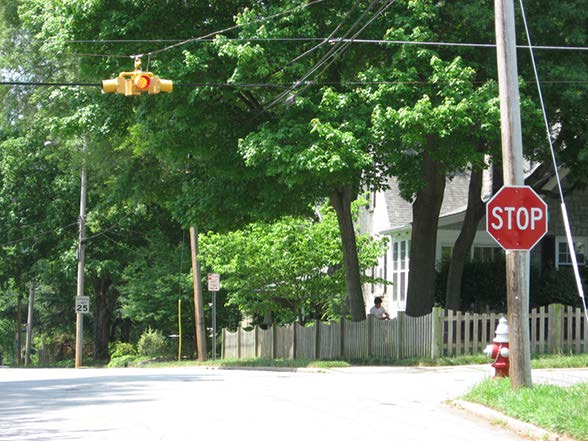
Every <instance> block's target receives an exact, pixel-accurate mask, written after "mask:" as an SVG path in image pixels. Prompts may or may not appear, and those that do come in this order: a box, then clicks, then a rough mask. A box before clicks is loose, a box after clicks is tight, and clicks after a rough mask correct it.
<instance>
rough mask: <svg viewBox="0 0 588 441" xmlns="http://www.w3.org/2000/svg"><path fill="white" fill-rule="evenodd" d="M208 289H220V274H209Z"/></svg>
mask: <svg viewBox="0 0 588 441" xmlns="http://www.w3.org/2000/svg"><path fill="white" fill-rule="evenodd" d="M208 290H209V291H220V274H209V275H208Z"/></svg>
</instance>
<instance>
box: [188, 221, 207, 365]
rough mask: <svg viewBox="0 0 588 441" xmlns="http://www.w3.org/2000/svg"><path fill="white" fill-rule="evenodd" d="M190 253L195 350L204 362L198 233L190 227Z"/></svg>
mask: <svg viewBox="0 0 588 441" xmlns="http://www.w3.org/2000/svg"><path fill="white" fill-rule="evenodd" d="M190 251H191V255H192V279H193V281H194V320H195V323H196V349H197V350H198V360H199V361H206V359H207V352H206V328H205V326H204V307H203V303H202V280H201V278H200V262H198V231H197V230H196V228H195V227H190Z"/></svg>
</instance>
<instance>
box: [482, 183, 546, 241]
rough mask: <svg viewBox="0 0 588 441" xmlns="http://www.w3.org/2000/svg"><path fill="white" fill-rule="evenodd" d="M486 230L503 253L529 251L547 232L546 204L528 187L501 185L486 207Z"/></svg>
mask: <svg viewBox="0 0 588 441" xmlns="http://www.w3.org/2000/svg"><path fill="white" fill-rule="evenodd" d="M486 231H488V234H490V236H492V237H493V238H494V239H495V240H496V241H497V242H498V243H499V244H500V246H501V247H502V248H504V249H505V250H517V251H528V250H530V249H531V248H533V247H534V246H535V245H536V244H537V242H539V241H540V240H541V238H542V237H543V236H544V235H545V233H547V204H546V203H545V202H544V201H543V199H541V198H540V197H539V195H538V194H537V193H535V191H534V190H533V189H532V188H531V187H528V186H504V187H502V188H501V189H500V190H499V191H498V192H497V193H496V194H495V195H494V196H493V197H492V199H490V200H489V201H488V203H487V204H486Z"/></svg>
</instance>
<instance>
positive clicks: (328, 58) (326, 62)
mask: <svg viewBox="0 0 588 441" xmlns="http://www.w3.org/2000/svg"><path fill="white" fill-rule="evenodd" d="M376 2H377V0H374V1H372V2H371V3H370V4H369V6H368V7H367V9H366V10H365V11H364V12H363V13H362V14H361V16H360V17H359V18H358V19H357V20H356V21H355V22H354V23H353V24H352V25H351V27H350V28H349V29H348V30H347V31H346V32H345V34H344V36H343V38H345V39H347V37H348V36H349V35H350V34H351V33H352V32H354V28H355V27H356V26H358V25H359V22H360V21H361V20H362V19H363V17H365V15H366V14H367V13H368V12H369V10H370V9H371V8H372V7H373V6H374V5H375V4H376ZM393 2H394V0H389V1H387V2H386V3H385V4H384V5H383V6H381V7H380V9H379V10H378V11H376V13H374V15H373V16H372V18H371V19H370V20H369V21H368V22H367V23H366V24H365V25H364V26H362V27H361V28H360V29H359V30H358V31H357V32H355V33H354V34H353V35H352V36H351V40H353V39H354V38H356V37H357V36H358V35H359V34H360V33H361V32H362V31H363V30H364V29H365V28H366V27H367V26H369V25H370V24H371V23H372V22H373V21H374V20H375V19H376V18H377V17H378V16H379V15H381V14H382V13H383V12H384V11H385V10H386V9H387V8H388V7H389V6H390V5H391V4H392V3H393ZM341 43H342V42H341V41H340V39H339V41H337V42H336V43H335V45H334V46H333V47H332V48H331V49H330V50H329V51H328V52H327V53H326V54H325V55H324V56H323V57H322V58H321V59H320V60H319V61H317V62H316V63H315V65H314V66H313V67H312V68H311V69H310V70H309V71H307V73H306V74H304V75H303V76H302V78H301V79H300V80H298V81H297V82H296V83H295V84H294V86H292V87H291V88H290V89H288V90H286V91H284V92H282V93H281V94H279V95H278V96H277V97H276V98H274V99H273V100H272V101H270V103H269V104H266V105H264V106H263V108H264V110H269V109H271V108H272V107H273V106H275V105H276V104H277V103H279V102H280V101H281V100H283V99H284V98H285V97H286V96H288V95H290V94H291V93H292V92H293V91H294V90H295V89H296V88H298V87H300V85H302V84H303V83H302V82H304V81H306V80H307V79H308V78H309V77H310V76H311V75H313V74H314V73H315V72H316V71H317V70H318V69H321V68H322V70H321V71H320V72H319V75H320V74H321V73H322V72H324V71H325V70H326V69H327V68H328V67H329V66H330V65H331V64H332V63H333V62H334V61H335V60H336V59H337V58H338V57H339V55H341V53H342V52H343V51H345V50H346V49H347V47H348V46H349V43H342V44H341ZM307 87H308V86H304V88H303V90H304V89H306V88H307ZM300 92H302V90H301V91H299V93H300Z"/></svg>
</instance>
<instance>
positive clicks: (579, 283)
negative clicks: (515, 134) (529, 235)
mask: <svg viewBox="0 0 588 441" xmlns="http://www.w3.org/2000/svg"><path fill="white" fill-rule="evenodd" d="M519 2H520V5H521V14H522V16H523V23H524V26H525V33H526V36H527V42H528V43H529V52H530V54H531V63H532V65H533V72H534V73H535V81H536V83H537V92H538V94H539V102H540V103H541V112H542V113H543V122H544V123H545V129H546V131H547V140H548V141H549V149H550V151H551V159H552V161H553V169H554V171H555V177H556V179H557V188H558V190H559V197H560V201H561V212H562V216H563V221H564V227H565V230H566V239H567V242H568V250H569V252H570V257H571V259H572V267H573V270H574V277H575V279H576V285H577V287H578V295H579V296H580V298H581V299H582V304H583V305H584V315H585V316H586V323H588V309H587V308H586V298H585V296H584V288H583V286H582V279H581V278H580V270H579V269H578V260H577V258H576V248H575V247H574V239H573V237H572V231H571V228H570V220H569V218H568V210H567V207H566V203H565V200H564V194H563V190H562V186H561V179H560V176H559V170H558V165H557V159H556V157H555V149H554V147H553V141H552V139H551V131H550V129H549V121H548V119H547V111H546V109H545V102H544V100H543V93H542V91H541V84H540V81H539V73H538V71H537V64H536V62H535V53H534V52H533V44H532V43H531V35H530V32H529V26H528V24H527V16H526V14H525V6H524V5H523V0H519Z"/></svg>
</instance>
